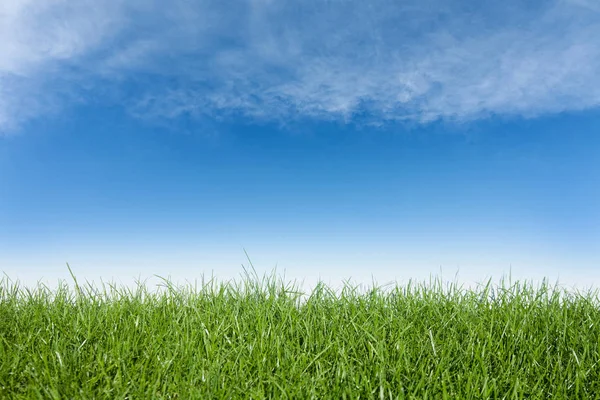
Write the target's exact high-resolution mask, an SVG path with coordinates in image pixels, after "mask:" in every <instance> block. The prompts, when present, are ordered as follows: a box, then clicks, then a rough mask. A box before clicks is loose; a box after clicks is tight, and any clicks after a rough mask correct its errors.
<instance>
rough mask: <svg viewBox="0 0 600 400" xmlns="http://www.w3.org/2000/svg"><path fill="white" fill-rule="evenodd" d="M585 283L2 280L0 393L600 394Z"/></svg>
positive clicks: (592, 305)
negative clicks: (53, 284)
mask: <svg viewBox="0 0 600 400" xmlns="http://www.w3.org/2000/svg"><path fill="white" fill-rule="evenodd" d="M598 306H599V302H598V295H597V293H596V292H587V293H583V294H581V293H573V292H568V291H565V290H561V289H558V288H557V287H555V286H550V285H548V284H545V283H543V284H541V285H538V286H534V285H532V284H527V283H520V282H516V283H506V281H503V282H500V283H499V284H497V285H492V284H491V283H488V285H487V286H484V287H481V288H480V289H476V290H475V289H469V290H467V289H462V288H460V287H458V286H457V285H450V286H443V285H442V284H441V283H440V282H439V281H438V282H432V283H430V284H409V285H406V286H402V287H395V288H390V289H388V290H383V289H378V288H373V289H370V290H366V291H365V290H363V291H361V290H358V289H357V288H356V287H351V286H347V287H345V288H344V289H343V290H341V291H338V292H336V291H333V290H331V289H330V288H328V287H327V286H325V285H322V284H320V285H318V286H317V287H316V288H315V289H314V290H313V291H312V292H310V293H308V294H305V295H304V296H303V295H302V294H301V293H299V292H298V290H297V288H296V287H295V286H294V285H289V284H286V283H285V282H283V281H281V280H280V279H276V278H275V276H274V275H271V276H268V277H265V278H263V279H257V278H246V279H245V280H243V281H241V282H239V283H216V282H215V281H213V280H211V281H208V282H202V283H201V284H200V285H199V286H196V287H193V286H191V285H187V286H182V287H176V286H175V285H173V284H172V283H170V282H169V281H168V280H165V281H164V285H163V287H162V288H161V289H160V290H158V291H150V290H148V288H147V287H146V286H145V285H143V284H140V285H139V286H138V287H137V289H135V290H133V289H127V288H123V287H122V288H119V287H116V286H115V285H102V286H101V287H99V288H96V287H93V286H92V285H86V286H84V287H81V286H79V285H76V286H75V287H74V288H70V287H68V286H67V285H66V284H63V285H61V286H60V287H58V288H57V289H54V290H50V289H48V288H47V287H45V286H43V285H40V286H39V287H37V288H35V289H29V290H28V289H26V288H22V287H20V286H19V285H18V284H15V283H12V282H11V281H9V280H8V279H6V278H5V279H3V280H2V281H1V282H0V398H7V399H13V398H14V399H17V398H23V399H25V398H27V399H35V398H44V399H63V398H86V399H92V398H93V399H102V398H110V399H150V398H156V399H160V398H163V399H193V398H197V399H209V398H218V399H220V398H223V399H237V398H256V399H262V398H282V399H285V398H301V399H308V398H328V399H344V398H346V399H358V398H361V399H371V398H377V399H413V398H418V399H445V398H460V399H487V398H494V399H495V398H498V399H500V398H505V399H521V398H535V399H550V398H552V399H566V398H569V399H583V398H600V373H599V372H600V366H599V365H598V362H599V360H600V353H599V345H600V308H599V307H598Z"/></svg>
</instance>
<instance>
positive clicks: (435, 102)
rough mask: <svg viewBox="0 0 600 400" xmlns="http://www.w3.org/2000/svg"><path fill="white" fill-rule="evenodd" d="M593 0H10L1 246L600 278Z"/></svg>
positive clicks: (50, 263) (74, 264)
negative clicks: (162, 0)
mask: <svg viewBox="0 0 600 400" xmlns="http://www.w3.org/2000/svg"><path fill="white" fill-rule="evenodd" d="M597 37H600V3H599V2H597V1H596V0H551V1H536V0H527V1H523V0H518V1H517V0H507V1H504V2H480V1H470V0H462V1H458V0H418V1H417V0H406V1H402V2H399V1H389V0H372V1H368V2H365V1H358V0H303V1H299V0H298V1H295V0H280V1H275V0H231V1H228V2H224V1H212V0H172V1H170V2H169V4H166V3H164V2H159V1H152V0H150V1H149V0H143V1H142V0H105V1H102V2H98V1H92V0H77V1H74V0H3V1H2V2H1V3H0V270H1V271H2V273H3V274H4V275H5V276H7V277H9V278H10V279H12V280H19V281H21V282H23V283H25V284H35V283H36V282H38V281H44V282H49V283H52V282H56V281H57V280H59V279H69V271H68V269H67V267H66V263H69V265H70V266H71V268H72V270H73V272H74V273H75V275H76V276H78V278H79V279H81V280H86V279H87V280H89V281H98V280H100V279H102V280H104V281H117V282H125V283H128V282H133V281H134V280H135V279H142V280H143V279H146V278H148V279H150V280H151V279H155V278H153V277H155V276H156V275H159V276H163V277H171V278H172V279H174V280H176V281H184V280H187V281H194V280H197V279H201V278H202V276H204V277H210V276H214V277H216V278H217V279H221V280H226V279H231V278H236V277H240V276H241V274H243V271H244V267H249V261H248V259H247V256H246V253H247V254H248V255H249V257H250V260H251V261H252V265H253V266H254V268H255V269H256V270H257V272H258V273H259V274H262V273H264V272H271V271H273V270H274V269H276V271H277V273H278V275H281V276H284V277H285V279H288V280H296V281H299V282H304V284H306V285H309V286H310V285H312V284H314V283H315V282H317V281H319V280H322V281H324V282H326V283H329V284H331V285H336V284H339V283H340V282H344V281H346V280H350V281H352V282H355V283H361V284H372V283H373V282H376V283H377V284H386V283H390V282H399V283H402V282H406V281H408V280H410V279H412V280H426V279H428V278H429V277H431V276H437V277H442V278H446V279H449V280H458V281H459V282H464V283H467V284H471V283H473V282H483V281H485V280H486V279H489V278H492V279H498V278H500V277H502V276H507V275H509V274H510V275H511V276H512V277H513V278H514V279H527V280H537V281H539V280H541V279H543V278H549V279H550V280H551V281H552V282H554V281H556V280H557V279H558V280H559V282H560V283H563V284H567V285H576V286H584V287H585V286H589V285H599V284H600V157H599V155H600V135H599V132H600V42H599V41H598V40H597V39H596V38H597Z"/></svg>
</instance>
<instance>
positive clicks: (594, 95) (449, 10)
mask: <svg viewBox="0 0 600 400" xmlns="http://www.w3.org/2000/svg"><path fill="white" fill-rule="evenodd" d="M485 3H489V2H485ZM496 3H497V4H496ZM598 4H599V3H597V2H596V1H594V0H554V1H543V2H542V1H540V2H536V1H526V2H524V1H521V0H508V1H506V2H495V3H494V4H482V2H477V1H459V0H407V1H403V2H398V1H395V0H373V1H368V2H365V1H360V0H279V1H276V0H232V1H231V2H223V1H217V0H194V1H190V0H173V1H171V2H169V4H167V3H164V2H160V1H158V0H104V1H101V2H98V1H95V0H78V1H74V0H4V1H2V2H1V3H0V38H1V40H0V131H10V130H11V129H15V128H16V127H18V126H19V125H21V124H22V123H24V122H27V121H29V120H31V119H34V118H40V117H46V116H47V115H49V114H55V113H59V112H61V110H65V109H67V108H68V107H70V106H72V105H73V104H74V103H81V102H83V103H89V102H100V103H110V104H111V105H115V104H116V105H119V106H122V107H124V108H126V109H127V110H128V111H129V112H131V113H132V114H134V115H137V116H140V117H143V118H167V119H171V118H177V117H180V116H182V115H192V116H209V117H219V118H220V117H228V116H231V115H241V116H245V117H248V118H252V119H260V120H289V119H294V118H307V117H308V118H316V119H342V120H346V121H351V120H353V119H355V118H358V117H359V116H363V117H364V116H367V117H368V118H369V119H371V120H372V121H378V122H385V121H396V120H409V121H416V122H427V121H433V120H438V119H453V120H460V121H462V120H473V119H478V118H485V117H487V116H489V115H492V114H501V115H519V116H526V117H531V116H537V115H541V114H546V113H556V112H561V111H574V110H584V109H590V108H595V107H598V106H599V105H600V42H598V40H597V39H596V38H598V37H600V7H599V6H598Z"/></svg>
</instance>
